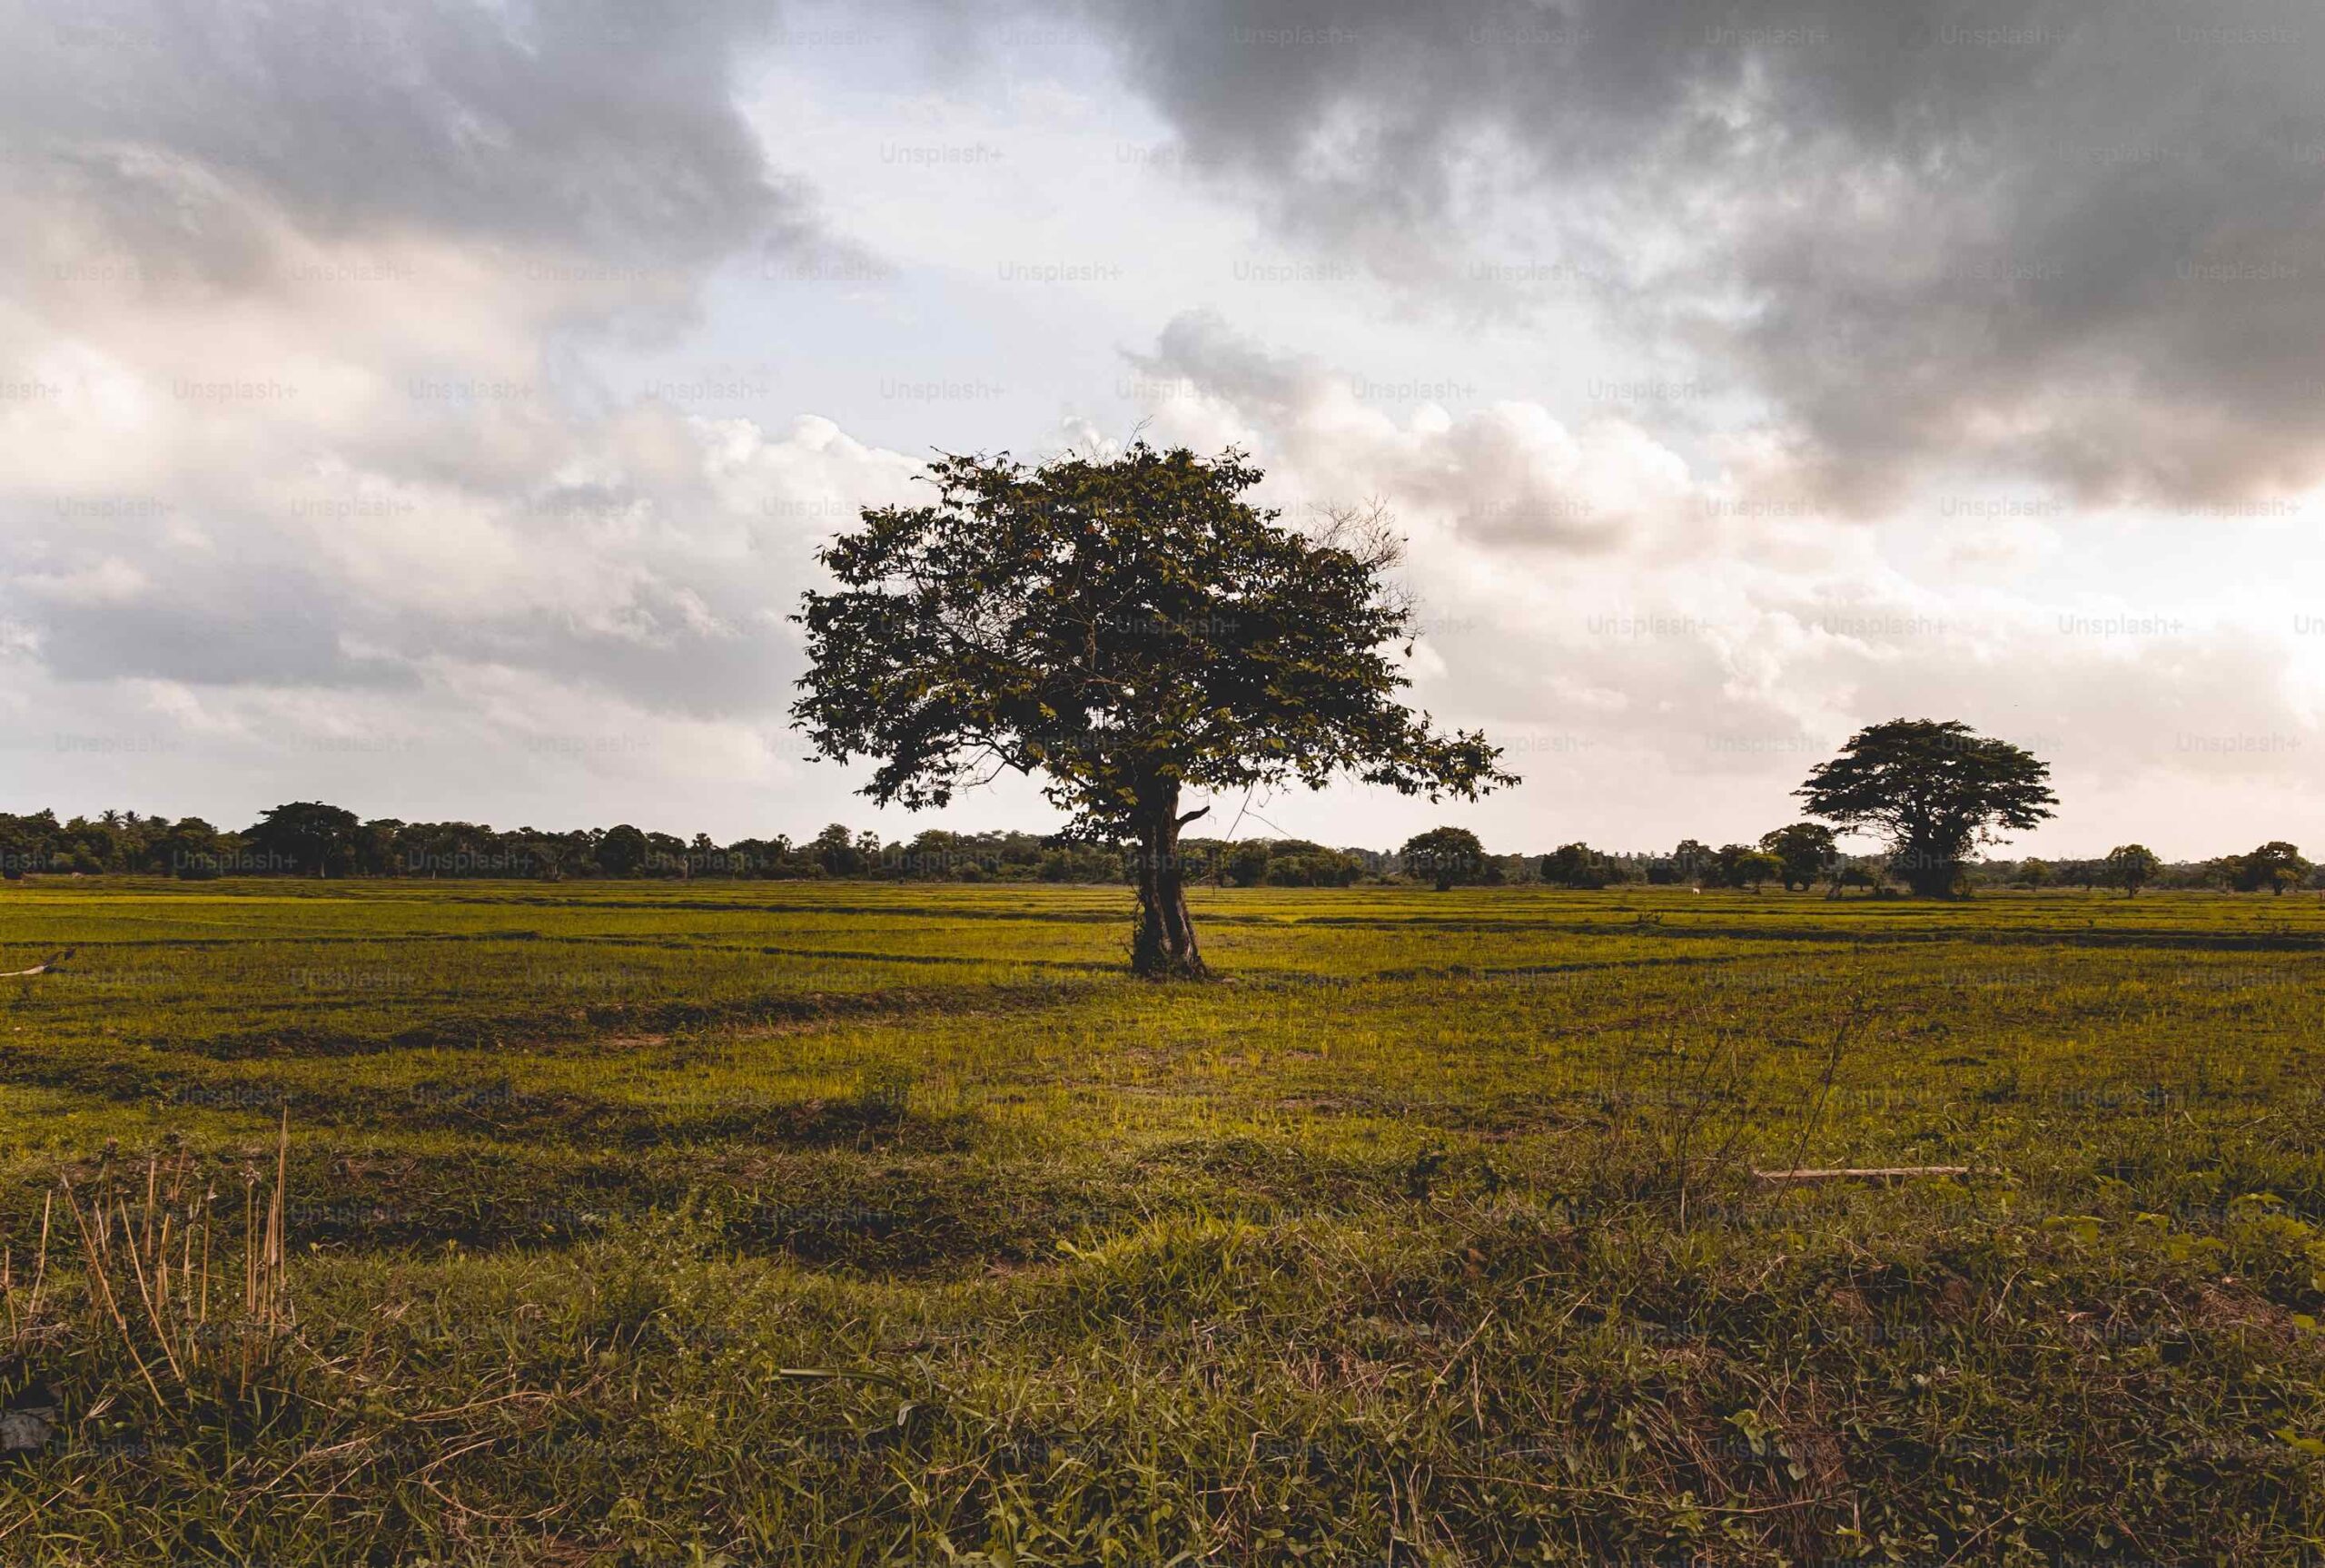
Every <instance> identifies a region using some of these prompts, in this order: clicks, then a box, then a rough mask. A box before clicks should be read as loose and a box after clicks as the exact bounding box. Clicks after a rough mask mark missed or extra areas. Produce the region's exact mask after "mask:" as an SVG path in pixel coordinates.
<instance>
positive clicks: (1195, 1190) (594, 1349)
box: [0, 882, 2325, 1565]
mask: <svg viewBox="0 0 2325 1568" xmlns="http://www.w3.org/2000/svg"><path fill="white" fill-rule="evenodd" d="M1124 897H1125V895H1124V894H1123V893H1122V892H1120V891H1119V890H1112V889H1087V888H1050V887H1024V886H994V885H984V886H977V887H934V886H915V885H895V884H857V883H831V884H803V883H772V884H732V883H721V884H697V885H687V884H671V883H614V884H592V885H579V886H577V885H572V884H564V885H544V884H539V883H506V884H491V883H457V884H450V883H448V884H443V885H441V886H437V885H431V884H427V883H330V884H322V883H315V884H305V883H296V884H294V883H279V882H276V883H212V884H169V883H136V882H116V883H102V884H101V883H75V884H66V883H55V882H44V883H26V884H21V885H12V886H9V887H7V888H6V889H5V890H0V968H6V969H14V968H19V967H22V966H23V965H24V964H25V963H29V962H35V961H37V960H38V959H40V958H42V957H45V956H46V954H47V952H50V951H52V950H53V949H54V948H57V947H63V946H67V945H73V946H77V947H78V948H79V950H80V951H79V956H78V957H77V958H76V959H75V960H74V962H72V963H71V964H70V965H69V966H68V968H67V969H66V970H65V971H64V972H61V973H58V974H54V975H48V976H42V977H37V978H35V979H34V980H32V981H25V982H18V981H0V1109H5V1116H0V1139H5V1143H0V1227H5V1237H6V1243H7V1246H8V1247H9V1250H10V1264H9V1267H10V1268H11V1270H12V1273H13V1277H14V1281H15V1285H14V1289H13V1291H12V1292H11V1299H12V1301H14V1302H15V1304H16V1306H17V1307H18V1309H19V1311H18V1317H17V1318H15V1319H13V1320H12V1321H11V1323H10V1324H9V1325H7V1326H0V1330H4V1331H5V1333H6V1335H7V1337H6V1339H5V1346H6V1348H5V1356H0V1395H5V1396H6V1397H5V1404H7V1405H10V1406H26V1405H42V1406H44V1407H45V1408H51V1409H53V1411H54V1414H53V1415H44V1416H42V1417H40V1418H39V1421H38V1424H37V1425H35V1426H33V1427H31V1428H30V1430H32V1431H34V1432H35V1433H36V1434H37V1435H40V1436H41V1437H42V1438H43V1439H44V1440H43V1441H42V1442H41V1443H40V1445H38V1446H36V1447H32V1448H27V1449H23V1450H19V1451H13V1452H7V1453H0V1561H8V1562H15V1561H18V1560H22V1561H26V1562H75V1563H100V1562H101V1563H107V1564H127V1563H164V1562H188V1561H205V1560H216V1561H230V1562H244V1561H248V1562H264V1563H269V1564H276V1563H310V1562H312V1563H406V1562H414V1561H433V1562H440V1563H500V1562H548V1563H625V1564H627V1563H635V1564H651V1563H673V1564H677V1563H700V1562H709V1561H716V1560H717V1559H718V1558H719V1557H720V1556H721V1555H722V1554H723V1555H724V1556H725V1558H726V1559H727V1561H728V1562H730V1563H736V1564H746V1563H747V1564H757V1563H803V1564H816V1565H823V1564H837V1563H950V1562H991V1563H1104V1562H1114V1563H1134V1564H1147V1563H1154V1564H1160V1563H1168V1562H1171V1561H1172V1560H1174V1559H1177V1560H1180V1561H1183V1562H1189V1563H1193V1562H1219V1563H1299V1562H1304V1563H1335V1564H1337V1563H1413V1564H1422V1563H1443V1564H1453V1563H1479V1564H1484V1563H1512V1562H1527V1563H1604V1562H1608V1561H1624V1560H1632V1559H1636V1560H1641V1561H1645V1560H1657V1561H1662V1562H1668V1563H1693V1562H1705V1563H1770V1564H1773V1563H1801V1562H1807V1561H1820V1560H1834V1559H1847V1558H1864V1559H1865V1560H1869V1561H1875V1562H1912V1563H1942V1562H1946V1561H1958V1562H2016V1563H2038V1562H2041V1563H2050V1562H2054V1561H2058V1560H2060V1559H2062V1558H2073V1559H2081V1560H2087V1561H2122V1562H2126V1563H2128V1562H2133V1561H2143V1562H2150V1563H2277V1562H2290V1561H2299V1560H2301V1559H2303V1558H2304V1557H2305V1556H2307V1555H2310V1554H2312V1553H2317V1552H2319V1551H2320V1549H2325V1541H2320V1537H2325V1487H2320V1482H2321V1481H2325V1392H2321V1391H2320V1370H2325V1336H2320V1332H2319V1330H2318V1329H2317V1327H2316V1326H2315V1325H2314V1323H2313V1321H2312V1318H2313V1317H2316V1316H2325V1107H2321V1106H2320V1098H2319V1087H2320V1082H2321V1081H2325V1080H2320V1071H2319V1069H2320V1061H2319V1060H2318V1056H2319V1052H2320V1050H2325V983H2320V982H2325V904H2320V902H2318V901H2316V900H2314V899H2306V898H2304V899H2295V898H2284V899H2270V898H2259V897H2251V898H2231V897H2226V896H2211V895H2201V894H2165V895H2145V896H2142V897H2141V898H2139V899H2137V900H2124V899H2122V898H2120V897H2108V896H2092V895H2079V894H2073V893H2061V894H2055V895H2019V894H2004V895H1992V896H1988V897H1985V898H1981V899H1979V900H1976V901H1974V902H1966V903H1961V904H1943V905H1939V904H1924V903H1917V902H1908V901H1873V900H1850V901H1846V902H1832V901H1827V900H1825V899H1823V898H1821V897H1810V896H1787V895H1782V894H1778V893H1776V892H1770V893H1768V894H1767V895H1766V896H1763V897H1753V896H1749V895H1745V894H1733V893H1703V894H1694V893H1688V892H1683V891H1680V892H1674V891H1666V890H1632V891H1628V892H1605V893H1571V892H1543V891H1536V890H1500V891H1479V892H1451V893H1445V894H1436V893H1432V892H1428V891H1426V890H1416V891H1406V890H1400V889H1354V890H1348V891H1342V892H1334V891H1319V892H1289V891H1286V892H1273V891H1268V892H1261V891H1252V892H1206V893H1203V894H1202V895H1201V896H1200V898H1199V900H1198V904H1197V911H1196V912H1197V918H1198V921H1199V922H1200V926H1201V931H1202V938H1203V941H1204V944H1205V949H1206V952H1207V954H1208V956H1209V957H1210V959H1211V961H1212V963H1213V965H1214V966H1215V967H1216V968H1217V969H1218V970H1219V971H1221V972H1222V975H1223V976H1224V979H1223V980H1222V981H1221V982H1219V983H1216V984H1212V985H1209V986H1202V987H1194V988H1155V987H1150V986H1145V985H1142V984H1139V983H1137V982H1134V981H1129V980H1128V979H1126V978H1124V977H1123V975H1122V974H1121V973H1120V972H1119V965H1120V964H1121V962H1122V960H1123V954H1124V950H1125V945H1126V935H1127V913H1126V910H1125V908H1124ZM286 1109H287V1112H288V1118H289V1125H290V1146H289V1156H288V1182H287V1193H286V1198H285V1209H286V1215H287V1218H288V1220H289V1228H290V1240H291V1244H292V1260H291V1265H290V1273H291V1279H292V1286H291V1295H292V1309H293V1311H294V1313H295V1320H296V1321H295V1328H294V1329H292V1331H290V1332H288V1333H285V1334H281V1335H273V1334H268V1335H266V1336H263V1339H264V1342H263V1345H262V1355H261V1357H260V1366H259V1370H258V1371H257V1372H256V1373H255V1374H254V1375H252V1376H242V1372H241V1369H240V1368H239V1366H229V1365H228V1363H229V1362H230V1361H231V1360H232V1359H233V1358H232V1357H229V1356H225V1355H223V1354H217V1353H213V1352H212V1351H205V1352H204V1353H203V1355H201V1356H198V1357H193V1358H191V1359H190V1360H189V1362H188V1364H187V1365H186V1366H184V1367H183V1368H182V1369H181V1372H182V1375H181V1376H172V1375H170V1374H168V1372H167V1371H166V1369H164V1370H163V1371H162V1372H159V1373H156V1375H155V1377H154V1383H153V1386H149V1385H148V1383H147V1381H146V1378H145V1375H144V1374H142V1373H141V1372H140V1371H139V1369H138V1360H137V1359H135V1358H142V1359H143V1360H144V1361H145V1362H146V1363H147V1365H148V1368H149V1370H150V1369H152V1368H153V1367H154V1366H158V1365H159V1351H158V1348H157V1346H158V1343H159V1342H158V1339H157V1338H156V1336H153V1334H152V1333H151V1332H150V1329H149V1325H148V1324H147V1323H146V1322H145V1321H144V1320H143V1318H142V1317H140V1314H139V1310H138V1309H137V1308H136V1307H134V1303H133V1306H132V1308H131V1309H130V1310H128V1311H126V1312H124V1316H123V1320H122V1321H121V1322H117V1321H115V1320H114V1318H113V1317H111V1316H110V1315H109V1314H108V1313H107V1312H106V1311H105V1310H104V1307H103V1302H102V1298H101V1297H99V1298H95V1299H92V1297H91V1294H90V1293H91V1290H92V1289H93V1288H94V1287H95V1282H94V1281H91V1280H88V1279H87V1278H86V1277H85V1275H86V1270H85V1269H84V1267H82V1265H81V1263H80V1254H79V1250H78V1246H79V1244H78V1242H77V1239H75V1232H74V1228H73V1226H72V1225H71V1223H70V1222H69V1221H68V1220H66V1219H65V1218H63V1212H64V1211H63V1209H62V1208H51V1209H50V1215H51V1221H52V1225H53V1226H54V1236H53V1238H52V1242H51V1246H50V1248H49V1269H50V1273H49V1277H48V1278H47V1280H46V1282H45V1293H46V1294H45V1304H44V1306H43V1307H42V1309H41V1313H40V1316H39V1317H38V1319H37V1320H36V1321H25V1320H23V1317H22V1308H23V1306H24V1303H25V1276H26V1274H27V1271H28V1268H29V1267H30V1260H31V1258H32V1257H33V1256H34V1255H35V1253H36V1251H37V1238H38V1236H39V1233H40V1228H41V1223H42V1215H43V1211H44V1206H45V1204H51V1203H54V1204H61V1203H62V1202H63V1201H64V1200H63V1199H62V1198H53V1197H52V1195H53V1194H55V1193H57V1192H59V1191H60V1190H61V1189H60V1188H59V1185H58V1184H59V1181H60V1178H69V1179H70V1180H71V1182H72V1183H73V1188H72V1190H73V1192H74V1195H75V1197H76V1199H79V1200H83V1201H86V1202H88V1203H90V1204H92V1205H94V1203H96V1202H97V1201H98V1200H99V1197H98V1195H100V1194H103V1193H104V1192H107V1191H112V1192H114V1194H116V1195H117V1198H118V1199H119V1201H120V1202H121V1203H122V1204H123V1205H124V1211H125V1212H126V1213H127V1214H129V1215H130V1216H131V1217H132V1218H133V1220H134V1222H136V1223H142V1222H143V1212H144V1210H143V1194H144V1183H145V1181H146V1174H145V1173H146V1169H147V1162H148V1160H149V1159H156V1158H162V1159H169V1160H173V1161H178V1162H180V1163H181V1166H182V1168H183V1169H185V1170H188V1171H190V1172H192V1173H193V1176H194V1177H195V1178H198V1182H197V1184H199V1182H200V1181H206V1182H208V1183H211V1184H213V1185H214V1186H215V1188H217V1190H218V1191H219V1192H220V1193H221V1194H222V1195H223V1198H222V1201H223V1202H224V1204H225V1207H226V1208H228V1209H230V1210H231V1217H230V1218H229V1219H228V1220H225V1221H222V1222H221V1223H220V1226H219V1228H218V1230H217V1234H216V1237H215V1240H216V1243H217V1247H218V1260H217V1268H218V1272H219V1278H220V1281H221V1287H220V1295H221V1297H222V1299H223V1296H224V1295H225V1294H226V1291H225V1289H224V1284H223V1282H224V1281H225V1280H226V1279H227V1277H228V1271H229V1269H231V1270H232V1271H233V1272H232V1280H233V1289H234V1290H237V1291H239V1290H240V1288H241V1275H240V1269H241V1263H240V1257H241V1249H242V1228H241V1227H242V1208H241V1204H242V1187H243V1183H244V1175H245V1172H250V1173H253V1174H255V1175H257V1176H258V1177H260V1178H261V1179H262V1182H263V1181H266V1180H271V1178H272V1169H273V1161H274V1159H275V1140H276V1138H277V1135H278V1128H279V1126H280V1119H281V1117H282V1115H283V1113H284V1111H285V1110H286ZM1796 1163H1797V1164H1800V1165H1806V1166H1841V1165H1849V1166H1890V1165H1937V1164H1944V1165H1964V1166H1968V1167H1971V1168H1972V1171H1973V1174H1972V1175H1971V1176H1970V1177H1969V1178H1967V1179H1964V1180H1958V1181H1956V1180H1924V1181H1916V1182H1912V1183H1907V1184H1901V1185H1899V1186H1896V1187H1894V1188H1889V1187H1870V1186H1863V1185H1853V1186H1845V1187H1826V1188H1815V1189H1808V1190H1775V1189H1771V1188H1767V1187H1766V1186H1765V1185H1762V1184H1758V1183H1756V1182H1755V1181H1754V1180H1753V1179H1752V1177H1751V1171H1752V1169H1753V1168H1754V1167H1756V1166H1757V1167H1762V1168H1767V1167H1786V1168H1788V1167H1791V1166H1793V1165H1794V1164H1796ZM123 1288H124V1291H127V1290H134V1284H131V1285H125V1286H124V1287H123ZM222 1310H223V1309H222ZM123 1322H125V1323H126V1329H125V1330H124V1327H123ZM218 1332H219V1337H218V1338H217V1339H216V1340H215V1341H213V1342H206V1343H211V1344H213V1346H223V1345H224V1343H225V1342H226V1341H227V1340H228V1339H231V1338H233V1336H235V1335H237V1334H239V1333H240V1330H239V1328H237V1327H235V1326H233V1325H232V1324H231V1322H227V1321H225V1320H224V1319H223V1317H222V1323H221V1326H220V1328H219V1331H218ZM15 1429H16V1430H17V1431H19V1432H20V1433H21V1432H23V1431H25V1430H26V1429H27V1428H26V1426H25V1423H24V1422H22V1421H19V1422H18V1423H17V1425H16V1428H15Z"/></svg>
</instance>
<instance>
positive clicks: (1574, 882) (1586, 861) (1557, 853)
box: [1542, 843, 1614, 890]
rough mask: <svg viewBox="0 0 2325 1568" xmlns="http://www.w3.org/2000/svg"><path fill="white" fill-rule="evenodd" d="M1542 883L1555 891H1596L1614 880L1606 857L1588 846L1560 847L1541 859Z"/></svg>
mask: <svg viewBox="0 0 2325 1568" xmlns="http://www.w3.org/2000/svg"><path fill="white" fill-rule="evenodd" d="M1542 880H1543V881H1544V882H1546V883H1550V884H1551V885H1552V886H1554V887H1570V888H1580V889H1586V890H1588V889H1595V888H1602V887H1605V886H1606V885H1607V884H1608V883H1609V882H1611V881H1613V880H1614V873H1613V870H1612V868H1611V867H1609V866H1608V863H1607V857H1606V856H1604V855H1602V854H1600V853H1598V851H1597V850H1595V849H1592V848H1591V847H1590V846H1589V845H1588V844H1587V843H1568V844H1560V845H1559V846H1558V848H1557V849H1556V850H1554V851H1552V852H1551V853H1548V854H1546V855H1544V856H1543V857H1542Z"/></svg>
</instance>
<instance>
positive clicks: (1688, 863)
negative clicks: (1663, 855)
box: [1671, 838, 1718, 882]
mask: <svg viewBox="0 0 2325 1568" xmlns="http://www.w3.org/2000/svg"><path fill="white" fill-rule="evenodd" d="M1717 863H1718V856H1717V855H1716V854H1715V853H1713V851H1712V847H1711V845H1709V844H1707V843H1704V842H1703V841H1702V840H1701V839H1693V838H1683V839H1681V840H1680V841H1679V847H1678V848H1677V849H1675V850H1673V851H1672V852H1671V869H1672V870H1673V871H1675V872H1677V873H1678V877H1679V880H1680V881H1681V882H1701V881H1702V880H1703V879H1704V878H1705V877H1706V876H1707V875H1708V874H1710V873H1711V871H1712V869H1713V868H1714V867H1715V866H1716V865H1717Z"/></svg>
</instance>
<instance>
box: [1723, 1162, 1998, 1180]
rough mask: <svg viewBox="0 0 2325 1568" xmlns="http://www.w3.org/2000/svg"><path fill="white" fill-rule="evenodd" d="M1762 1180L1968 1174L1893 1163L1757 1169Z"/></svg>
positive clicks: (1959, 1167)
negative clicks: (1874, 1166) (1847, 1167)
mask: <svg viewBox="0 0 2325 1568" xmlns="http://www.w3.org/2000/svg"><path fill="white" fill-rule="evenodd" d="M1752 1174H1753V1175H1754V1176H1756V1177H1757V1178H1759V1179H1760V1180H1762V1181H1885V1180H1888V1179H1889V1178H1893V1177H1900V1176H1967V1175H1969V1174H1970V1168H1969V1167H1968V1166H1966V1165H1891V1166H1884V1167H1881V1168H1879V1169H1871V1170H1845V1169H1843V1170H1756V1171H1754V1172H1753V1173H1752Z"/></svg>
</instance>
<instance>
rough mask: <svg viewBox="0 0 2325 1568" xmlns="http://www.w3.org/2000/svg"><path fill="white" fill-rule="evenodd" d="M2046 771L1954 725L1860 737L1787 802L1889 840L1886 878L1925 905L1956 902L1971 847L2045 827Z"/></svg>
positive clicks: (1877, 729) (1894, 725)
mask: <svg viewBox="0 0 2325 1568" xmlns="http://www.w3.org/2000/svg"><path fill="white" fill-rule="evenodd" d="M2050 773H2051V768H2050V764H2048V763H2044V762H2039V761H2037V760H2036V759H2035V758H2034V756H2033V754H2030V753H2027V752H2024V751H2022V750H2020V749H2019V748H2018V747H2016V746H2014V745H2011V744H2010V743H2009V742H2007V741H1998V740H1990V739H1988V738H1986V737H1985V736H1984V735H1978V734H1976V733H1974V731H1972V730H1971V728H1970V726H1969V725H1965V724H1963V723H1961V722H1960V721H1959V720H1948V721H1947V722H1945V723H1944V724H1940V723H1937V722H1936V721H1934V720H1932V719H1892V720H1890V721H1889V722H1888V723H1887V724H1882V725H1873V726H1872V727H1870V728H1868V729H1863V730H1859V731H1858V732H1857V733H1856V734H1855V735H1852V736H1850V737H1849V742H1848V744H1847V745H1845V746H1843V747H1842V748H1841V754H1840V755H1838V756H1836V757H1835V758H1834V759H1833V760H1832V761H1831V762H1828V763H1825V764H1821V765H1820V766H1818V767H1817V768H1816V769H1815V772H1813V773H1811V774H1809V775H1808V782H1807V783H1806V784H1802V785H1801V786H1800V788H1798V789H1797V790H1795V791H1794V792H1793V793H1794V794H1796V795H1799V796H1800V797H1801V798H1802V799H1803V800H1805V801H1806V802H1807V803H1808V804H1807V809H1808V814H1810V815H1811V816H1820V817H1823V818H1825V820H1826V821H1828V822H1832V823H1838V824H1839V825H1840V826H1841V827H1843V828H1861V829H1869V830H1872V831H1875V832H1878V833H1885V834H1886V835H1887V836H1888V839H1889V843H1890V849H1891V852H1892V859H1891V862H1890V865H1891V869H1893V870H1894V871H1895V872H1896V873H1897V874H1899V875H1900V876H1902V877H1904V878H1905V884H1906V885H1907V886H1908V887H1910V888H1912V889H1913V890H1914V892H1916V893H1919V894H1921V895H1922V896H1924V897H1925V898H1944V897H1949V896H1951V895H1952V894H1953V892H1954V889H1955V886H1956V884H1957V883H1959V881H1960V880H1961V877H1962V874H1963V862H1964V859H1965V858H1966V857H1967V856H1968V854H1969V853H1970V851H1971V849H1972V848H1973V846H1974V845H1977V844H1981V843H1994V841H1995V840H1996V839H1997V838H1999V837H2000V836H2001V834H2002V832H2003V830H2005V829H2008V830H2015V831H2023V830H2024V829H2027V828H2031V827H2033V826H2034V825H2035V824H2036V823H2040V822H2042V821H2043V820H2045V819H2046V818H2048V817H2050V816H2051V815H2052V814H2053V813H2052V809H2051V808H2052V807H2053V806H2055V805H2056V804H2058V797H2057V796H2056V795H2054V794H2052V793H2051V788H2050V784H2049V783H2048V782H2047V781H2048V779H2049V777H2050Z"/></svg>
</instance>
